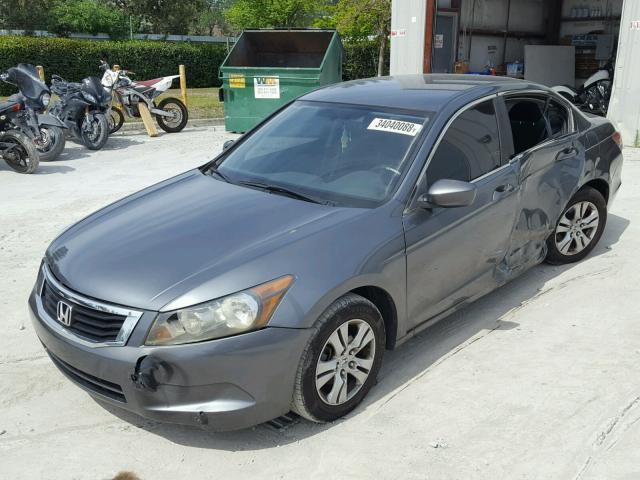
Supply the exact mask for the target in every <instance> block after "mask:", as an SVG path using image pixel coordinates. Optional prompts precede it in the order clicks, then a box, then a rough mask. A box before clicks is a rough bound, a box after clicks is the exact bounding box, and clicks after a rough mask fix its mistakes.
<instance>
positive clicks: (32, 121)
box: [0, 63, 65, 162]
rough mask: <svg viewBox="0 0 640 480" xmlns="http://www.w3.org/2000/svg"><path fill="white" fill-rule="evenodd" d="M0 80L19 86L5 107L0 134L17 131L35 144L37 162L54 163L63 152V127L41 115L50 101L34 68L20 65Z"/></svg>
mask: <svg viewBox="0 0 640 480" xmlns="http://www.w3.org/2000/svg"><path fill="white" fill-rule="evenodd" d="M0 80H2V81H3V82H5V83H8V84H11V85H14V86H16V87H18V90H19V93H16V94H14V95H11V96H10V97H9V98H8V99H7V102H6V103H5V104H4V105H5V109H4V112H3V113H2V117H1V118H0V132H6V131H8V130H17V131H19V132H21V133H22V134H24V135H26V136H27V137H28V138H29V139H30V141H31V142H33V143H34V144H35V147H36V149H37V151H38V155H39V159H40V160H41V161H43V162H48V161H51V160H55V159H56V158H57V157H58V155H60V152H62V150H64V145H65V134H64V130H63V128H65V127H64V124H63V123H62V122H61V121H60V120H58V119H57V118H55V117H53V116H51V115H47V114H44V113H39V112H43V111H44V109H45V108H46V107H47V105H49V101H50V100H51V91H50V90H49V88H48V87H47V85H46V84H45V83H44V82H43V81H42V80H40V78H39V76H38V72H37V71H36V68H35V67H34V66H33V65H29V64H24V63H21V64H19V65H18V66H17V67H12V68H10V69H9V70H7V72H6V73H3V74H2V75H0Z"/></svg>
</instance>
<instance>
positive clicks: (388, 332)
mask: <svg viewBox="0 0 640 480" xmlns="http://www.w3.org/2000/svg"><path fill="white" fill-rule="evenodd" d="M350 293H355V294H356V295H360V296H361V297H364V298H366V299H367V300H369V301H370V302H371V303H373V304H374V305H375V306H376V307H377V308H378V310H380V314H381V315H382V319H383V321H384V330H385V336H386V338H385V346H386V348H387V350H393V349H394V348H395V345H396V338H397V335H398V311H397V309H396V304H395V302H394V300H393V297H392V296H391V295H390V294H389V292H387V291H386V290H384V289H383V288H380V287H377V286H374V285H365V286H362V287H357V288H354V289H352V290H351V291H350Z"/></svg>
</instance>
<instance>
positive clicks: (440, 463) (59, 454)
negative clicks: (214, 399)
mask: <svg viewBox="0 0 640 480" xmlns="http://www.w3.org/2000/svg"><path fill="white" fill-rule="evenodd" d="M228 137H229V136H228V135H226V134H224V133H223V132H221V130H220V128H218V129H214V128H211V127H207V128H200V129H189V130H186V131H184V132H183V133H180V134H175V135H163V136H161V137H159V138H156V139H149V138H147V137H145V136H142V135H130V136H122V135H119V136H115V137H114V138H112V139H110V140H109V143H108V144H107V147H106V148H105V149H104V150H102V151H100V152H95V153H94V152H91V153H90V152H89V151H87V150H84V149H83V148H80V147H79V146H77V145H73V144H70V146H69V149H68V150H67V152H66V153H65V154H64V155H63V157H62V158H61V160H60V161H57V162H55V163H51V164H42V165H41V168H40V170H39V171H38V172H37V174H35V175H31V176H28V175H18V174H15V173H14V172H12V171H10V170H9V169H8V168H7V167H6V165H4V163H1V162H0V206H1V208H0V273H1V275H0V310H1V311H2V324H3V326H4V334H3V335H2V336H1V337H0V478H6V479H10V478H11V479H13V478H15V479H18V478H19V479H21V480H24V479H39V478H43V479H91V480H96V479H109V478H112V477H113V476H114V475H115V474H116V473H117V472H119V471H122V470H129V471H132V472H135V473H136V474H137V475H138V476H139V477H140V478H141V479H143V480H162V479H172V480H173V479H180V478H190V479H200V478H234V479H235V478H248V479H255V478H286V479H288V478H291V479H298V478H322V479H334V478H336V479H361V478H362V479H368V478H374V477H375V478H378V479H386V478H394V479H396V478H401V479H429V478H430V479H469V478H483V479H497V478H509V479H516V478H523V479H524V478H531V479H538V478H540V479H545V480H547V479H582V480H587V479H629V480H630V479H637V478H640V461H639V460H640V383H639V382H638V378H639V371H640V370H639V367H638V365H639V364H640V328H639V326H638V325H639V323H638V314H637V312H638V307H637V301H638V299H639V298H640V274H639V272H638V252H639V251H640V208H638V205H639V204H640V151H638V150H631V149H628V150H627V151H626V157H627V160H626V164H625V166H624V183H623V187H622V190H621V192H620V194H619V196H618V198H617V199H616V203H615V204H614V206H613V209H612V211H611V213H610V215H609V220H608V224H607V228H606V231H605V233H604V236H603V237H602V239H601V241H600V244H599V245H598V247H597V248H596V249H595V251H594V252H593V253H592V255H591V256H590V257H589V258H587V259H586V260H585V261H583V262H581V263H578V264H575V265H571V266H564V267H551V266H547V265H541V266H538V267H536V268H534V269H532V270H530V271H529V272H527V273H526V274H524V275H523V276H522V277H520V278H519V279H517V280H515V281H514V282H512V283H511V284H509V285H507V286H505V287H503V288H502V289H500V290H498V291H496V292H494V293H492V294H490V295H489V296H487V297H485V298H483V299H481V300H480V301H478V302H476V303H475V304H473V305H472V306H470V307H469V308H467V309H465V310H464V311H462V312H460V313H458V314H456V315H454V316H452V317H450V318H447V319H445V320H443V321H442V322H441V323H439V324H438V325H436V326H435V327H433V328H431V329H429V330H427V331H425V332H424V333H422V334H421V335H419V336H418V337H416V338H414V339H412V340H410V341H409V342H408V343H407V344H405V345H404V346H402V347H400V348H399V349H398V350H396V351H394V352H389V353H388V354H387V355H386V358H385V363H384V367H383V370H382V372H381V375H380V380H379V383H378V385H377V386H376V387H375V388H374V389H373V390H372V391H371V394H370V396H369V398H368V399H367V400H366V402H365V404H364V405H363V406H362V407H361V408H358V409H357V410H356V411H355V412H354V413H353V414H351V415H350V416H349V417H348V418H345V419H344V420H342V421H339V422H336V423H333V424H330V425H315V424H310V423H307V422H304V421H298V422H297V423H294V424H293V425H290V426H289V427H288V428H284V429H274V428H272V427H270V426H267V425H261V426H258V427H256V428H253V429H248V430H244V431H239V432H232V433H223V434H215V433H209V432H205V431H201V430H198V429H192V428H184V427H176V426H170V425H163V424H158V423H155V422H151V421H147V420H144V419H142V418H138V417H136V416H133V415H131V414H127V413H124V412H120V411H117V410H114V409H112V408H110V407H109V408H105V407H103V406H102V405H100V404H98V403H96V402H95V401H93V400H92V399H91V397H89V396H88V395H87V394H85V393H84V392H83V391H82V390H80V389H79V388H78V387H76V386H75V385H73V384H71V383H70V382H69V381H68V380H66V379H65V378H64V377H63V376H62V375H61V374H60V373H59V372H58V371H57V370H56V369H55V367H54V366H53V365H52V364H51V362H50V361H49V359H48V358H47V357H46V356H45V354H44V352H43V350H42V347H41V346H40V344H39V342H38V340H37V338H36V337H35V335H34V332H33V329H32V328H31V325H30V324H29V321H28V318H27V313H26V301H27V296H28V294H29V291H30V290H31V287H32V284H33V282H34V280H35V275H36V270H37V268H38V265H39V262H40V259H41V257H42V255H43V252H44V250H45V248H46V246H47V245H48V243H49V242H50V241H51V240H52V239H53V238H54V237H55V235H56V234H57V233H58V232H59V231H60V230H61V229H62V228H63V227H65V226H66V225H68V224H69V223H71V222H74V221H76V220H79V219H80V218H82V217H83V216H85V215H87V214H88V213H90V212H92V211H93V210H95V209H97V208H99V207H101V206H103V205H105V204H107V203H109V202H111V201H113V200H115V199H117V198H120V197H122V196H124V195H126V194H128V193H131V192H134V191H136V190H138V189H141V188H142V187H145V186H147V185H150V184H152V183H154V182H157V181H159V180H161V179H164V178H166V177H169V176H171V175H174V174H177V173H179V172H182V171H184V170H186V169H188V168H191V167H195V166H196V165H199V164H201V163H204V161H205V160H207V159H209V158H211V157H212V156H213V155H214V154H215V153H216V152H217V151H219V150H220V148H221V144H222V142H223V140H224V139H226V138H228Z"/></svg>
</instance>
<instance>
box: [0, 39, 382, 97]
mask: <svg viewBox="0 0 640 480" xmlns="http://www.w3.org/2000/svg"><path fill="white" fill-rule="evenodd" d="M226 52H227V50H226V46H225V45H220V44H199V43H177V42H163V41H148V40H124V41H94V40H73V39H67V38H37V37H17V36H0V72H4V71H6V70H7V69H8V68H10V67H13V66H15V65H17V64H18V63H32V64H34V65H42V66H43V67H44V71H45V75H46V77H47V78H46V80H47V83H49V82H50V81H51V75H52V74H57V75H60V76H61V77H63V78H65V79H67V80H69V81H75V82H77V81H80V80H81V79H83V78H85V77H88V76H96V77H100V76H101V75H102V72H101V71H100V70H99V68H98V67H99V64H100V59H102V58H104V59H106V60H107V61H108V62H109V63H110V64H112V65H113V64H117V65H121V66H122V67H123V68H126V69H128V70H132V71H134V72H135V73H136V75H135V77H134V78H139V79H149V78H157V77H161V76H164V75H171V74H173V73H175V74H177V73H178V65H180V64H184V65H185V68H186V71H187V84H188V86H189V87H195V88H198V87H217V86H219V85H220V80H219V78H218V67H219V66H220V64H221V63H222V62H223V60H224V58H225V56H226ZM343 61H344V65H343V77H344V80H352V79H356V78H365V77H373V76H375V75H376V72H377V65H378V45H377V43H376V42H371V41H355V42H345V43H344V59H343ZM387 63H388V58H387ZM386 71H388V64H387V67H386ZM14 91H15V88H14V87H12V86H11V85H7V84H0V95H9V94H11V93H13V92H14Z"/></svg>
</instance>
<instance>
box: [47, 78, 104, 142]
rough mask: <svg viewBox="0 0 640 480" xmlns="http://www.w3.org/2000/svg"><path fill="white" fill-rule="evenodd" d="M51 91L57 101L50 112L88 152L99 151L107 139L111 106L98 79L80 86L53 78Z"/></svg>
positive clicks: (89, 80)
mask: <svg viewBox="0 0 640 480" xmlns="http://www.w3.org/2000/svg"><path fill="white" fill-rule="evenodd" d="M51 90H52V91H53V92H54V93H55V94H57V95H58V97H59V101H58V102H57V103H56V104H55V105H53V106H52V107H51V108H50V109H49V112H50V113H51V114H52V115H54V116H55V117H57V118H58V119H60V120H61V121H62V122H64V124H65V125H66V126H67V128H69V131H70V132H71V134H72V135H73V136H74V137H76V138H77V139H78V140H80V142H82V144H83V145H84V146H85V147H87V148H88V149H89V150H100V149H101V148H102V147H103V146H104V144H105V143H106V142H107V139H108V138H109V122H108V120H107V113H108V111H109V107H110V105H111V94H110V93H109V92H107V91H105V89H104V88H102V85H101V84H100V80H99V79H98V78H96V77H87V78H85V79H84V80H82V82H81V83H73V82H67V81H66V80H64V79H63V78H62V77H60V76H59V75H53V76H52V77H51Z"/></svg>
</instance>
